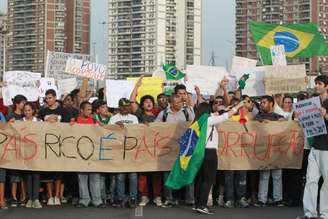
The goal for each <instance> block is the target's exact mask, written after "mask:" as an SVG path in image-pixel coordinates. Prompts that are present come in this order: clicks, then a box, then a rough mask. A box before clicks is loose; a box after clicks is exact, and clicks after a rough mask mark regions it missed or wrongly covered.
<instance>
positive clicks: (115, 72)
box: [108, 0, 202, 78]
mask: <svg viewBox="0 0 328 219" xmlns="http://www.w3.org/2000/svg"><path fill="white" fill-rule="evenodd" d="M201 2H202V1H201V0H109V3H108V6H109V12H108V16H109V19H108V23H109V25H108V28H109V30H108V31H109V33H108V35H109V42H108V47H109V48H108V69H109V74H110V76H111V77H113V78H123V77H126V76H137V75H140V74H151V73H152V72H153V71H154V70H155V69H156V68H158V67H159V66H160V65H162V64H166V63H174V64H176V65H177V67H179V68H185V66H186V65H187V64H200V62H201V35H202V29H201V28H202V27H201V26H202V25H201V22H202V20H201V11H202V4H201Z"/></svg>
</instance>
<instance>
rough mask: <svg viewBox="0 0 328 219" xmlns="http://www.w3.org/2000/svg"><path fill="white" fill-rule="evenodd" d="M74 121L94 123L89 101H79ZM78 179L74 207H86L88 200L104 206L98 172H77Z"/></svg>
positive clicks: (97, 205) (101, 206)
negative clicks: (77, 193) (78, 109)
mask: <svg viewBox="0 0 328 219" xmlns="http://www.w3.org/2000/svg"><path fill="white" fill-rule="evenodd" d="M76 123H78V124H89V125H92V124H95V123H96V121H95V120H94V119H93V118H92V105H91V104H90V103H89V102H87V101H84V102H82V103H81V105H80V115H79V116H78V117H77V119H76ZM78 180H79V193H80V200H79V204H78V205H77V206H76V207H78V208H83V207H88V205H89V203H90V201H91V202H92V204H93V205H94V206H95V207H97V208H104V207H106V206H105V205H104V204H103V202H102V200H101V192H100V190H101V183H100V174H99V173H78ZM88 184H89V186H88ZM90 193H91V199H90Z"/></svg>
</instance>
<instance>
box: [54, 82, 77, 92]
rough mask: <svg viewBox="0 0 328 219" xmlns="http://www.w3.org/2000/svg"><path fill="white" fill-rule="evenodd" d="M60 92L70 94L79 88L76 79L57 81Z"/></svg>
mask: <svg viewBox="0 0 328 219" xmlns="http://www.w3.org/2000/svg"><path fill="white" fill-rule="evenodd" d="M57 85H58V90H59V93H60V94H68V93H70V92H71V91H72V90H74V89H75V88H76V87H77V80H76V78H67V79H61V80H58V81H57Z"/></svg>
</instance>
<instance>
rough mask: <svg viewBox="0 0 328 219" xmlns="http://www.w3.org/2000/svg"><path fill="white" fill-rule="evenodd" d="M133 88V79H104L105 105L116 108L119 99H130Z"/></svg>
mask: <svg viewBox="0 0 328 219" xmlns="http://www.w3.org/2000/svg"><path fill="white" fill-rule="evenodd" d="M133 89H134V81H126V80H106V99H107V106H108V107H113V108H117V107H118V101H119V99H121V98H123V97H124V98H127V99H130V95H131V93H132V91H133Z"/></svg>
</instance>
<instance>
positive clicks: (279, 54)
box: [270, 45, 287, 66]
mask: <svg viewBox="0 0 328 219" xmlns="http://www.w3.org/2000/svg"><path fill="white" fill-rule="evenodd" d="M270 51H271V58H272V65H273V66H287V60H286V54H285V47H284V45H276V46H271V48H270Z"/></svg>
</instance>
